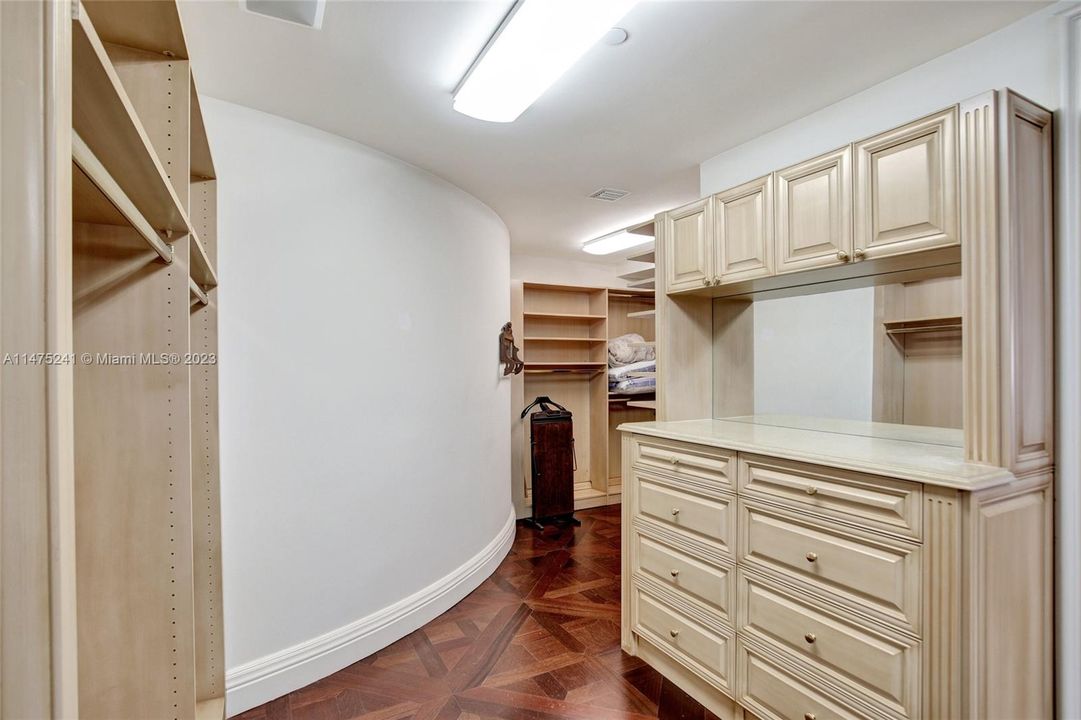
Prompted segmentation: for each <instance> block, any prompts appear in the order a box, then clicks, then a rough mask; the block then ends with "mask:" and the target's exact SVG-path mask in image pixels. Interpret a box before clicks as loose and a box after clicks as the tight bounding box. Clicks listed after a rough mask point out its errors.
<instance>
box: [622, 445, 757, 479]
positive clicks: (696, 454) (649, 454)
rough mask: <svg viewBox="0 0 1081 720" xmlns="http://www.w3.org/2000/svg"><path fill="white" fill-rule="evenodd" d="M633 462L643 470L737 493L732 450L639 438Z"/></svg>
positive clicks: (734, 456)
mask: <svg viewBox="0 0 1081 720" xmlns="http://www.w3.org/2000/svg"><path fill="white" fill-rule="evenodd" d="M632 459H633V462H634V464H635V465H636V466H638V467H640V468H642V469H645V470H659V471H661V472H664V473H667V474H670V475H672V476H674V477H677V478H680V479H683V480H686V481H687V482H688V483H689V484H691V485H696V484H697V485H703V486H705V487H707V488H711V487H713V488H716V489H719V490H727V491H729V492H734V491H735V477H734V472H735V460H736V454H735V453H734V452H730V451H728V450H721V449H718V448H712V447H708V446H705V445H692V444H690V443H681V442H676V441H675V440H661V439H658V438H651V437H645V436H642V435H635V436H634V450H633V455H632Z"/></svg>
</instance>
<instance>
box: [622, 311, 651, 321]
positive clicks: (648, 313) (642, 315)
mask: <svg viewBox="0 0 1081 720" xmlns="http://www.w3.org/2000/svg"><path fill="white" fill-rule="evenodd" d="M627 317H629V318H641V319H643V320H645V319H649V318H655V317H657V311H656V310H643V311H642V312H632V313H627Z"/></svg>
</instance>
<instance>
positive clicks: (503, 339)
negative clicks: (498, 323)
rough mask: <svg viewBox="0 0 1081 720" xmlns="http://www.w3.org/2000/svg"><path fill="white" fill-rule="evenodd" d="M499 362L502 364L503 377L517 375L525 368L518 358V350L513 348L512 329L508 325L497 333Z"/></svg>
mask: <svg viewBox="0 0 1081 720" xmlns="http://www.w3.org/2000/svg"><path fill="white" fill-rule="evenodd" d="M499 362H501V363H504V367H503V374H504V375H517V374H518V373H520V372H522V370H523V369H524V368H525V363H523V362H522V360H521V358H519V357H518V348H516V347H514V328H513V327H511V324H510V323H507V324H506V325H504V326H503V329H502V330H500V331H499Z"/></svg>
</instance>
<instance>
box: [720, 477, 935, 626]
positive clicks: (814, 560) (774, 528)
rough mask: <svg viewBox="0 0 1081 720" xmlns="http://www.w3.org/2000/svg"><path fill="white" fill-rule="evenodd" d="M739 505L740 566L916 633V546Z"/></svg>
mask: <svg viewBox="0 0 1081 720" xmlns="http://www.w3.org/2000/svg"><path fill="white" fill-rule="evenodd" d="M739 507H740V519H739V523H740V550H739V552H740V562H746V563H748V565H750V566H752V567H757V568H762V569H764V570H767V571H771V572H773V573H777V574H778V575H779V576H780V577H782V578H786V579H791V580H794V581H802V582H804V583H806V584H807V585H808V586H809V587H811V588H818V589H819V591H820V592H822V594H824V595H825V596H826V597H828V598H830V599H831V600H835V601H837V602H840V603H844V604H846V605H847V606H849V607H852V608H854V609H855V610H856V611H858V612H863V613H867V614H870V615H872V616H875V617H878V618H881V619H883V620H886V621H889V622H894V623H897V624H898V625H900V626H901V627H902V628H904V629H906V630H909V631H911V632H913V633H916V634H917V635H918V634H919V628H920V612H919V611H920V602H919V599H920V594H919V590H920V588H919V584H920V580H919V572H920V549H919V546H917V545H915V544H913V543H908V542H905V541H903V540H891V539H889V538H886V537H884V536H876V535H874V534H873V533H866V532H863V533H861V532H859V531H857V530H853V529H849V528H841V527H839V526H835V525H833V524H830V523H827V522H826V521H816V520H811V519H807V518H805V517H801V516H799V515H796V514H793V513H791V512H789V511H783V510H780V509H777V508H774V507H771V506H768V505H763V504H761V503H757V502H754V501H751V500H744V499H743V498H741V499H740V501H739Z"/></svg>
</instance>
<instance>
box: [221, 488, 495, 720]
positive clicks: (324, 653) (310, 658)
mask: <svg viewBox="0 0 1081 720" xmlns="http://www.w3.org/2000/svg"><path fill="white" fill-rule="evenodd" d="M514 515H515V514H514V508H511V509H510V513H509V516H508V517H507V522H506V524H505V525H504V526H503V529H502V530H500V531H499V534H497V535H496V536H495V537H494V538H493V539H492V541H491V542H490V543H488V545H486V546H485V547H484V548H483V549H481V551H480V552H478V553H477V554H476V555H474V556H473V557H471V558H470V559H469V560H468V561H466V562H465V563H464V564H463V565H462V566H460V567H459V568H457V569H456V570H454V571H453V572H451V573H449V574H448V575H445V576H443V577H442V578H440V579H439V580H437V581H435V582H434V583H432V584H431V585H429V586H428V587H426V588H423V589H422V590H420V591H418V592H415V593H413V594H412V595H410V596H409V597H406V598H403V599H402V600H399V601H398V602H396V603H394V604H393V605H389V606H387V607H385V608H383V609H382V610H378V611H377V612H374V613H372V614H371V615H368V616H366V617H362V618H360V619H359V620H356V621H354V622H351V623H349V624H348V625H343V626H342V627H340V628H337V629H335V630H331V631H330V632H328V633H325V634H323V635H320V636H319V637H316V638H313V639H311V640H307V641H305V642H302V643H299V644H297V645H293V646H292V647H288V648H285V649H284V650H281V651H279V652H276V653H273V654H271V655H266V656H264V657H261V658H259V659H257V660H253V661H252V662H250V663H247V664H245V665H241V666H240V667H237V668H233V669H231V670H229V671H227V672H226V675H225V687H226V713H227V715H235V714H237V713H241V712H244V711H245V710H248V709H250V708H253V707H256V706H257V705H261V704H263V703H265V702H267V701H269V700H273V699H274V698H277V697H281V696H282V695H285V694H286V693H288V692H292V691H293V690H297V689H299V688H302V687H304V686H305V685H308V684H310V683H312V682H315V681H316V680H318V679H320V678H324V677H326V676H327V675H330V674H332V673H335V672H337V671H338V670H341V669H342V668H344V667H347V666H349V665H352V664H353V663H355V662H356V661H358V660H360V659H362V658H365V657H367V656H369V655H371V654H372V653H374V652H376V651H377V650H381V649H382V648H385V647H386V646H387V645H390V644H391V643H393V642H395V641H396V640H399V639H400V638H403V637H405V636H406V635H408V634H409V633H411V632H413V631H414V630H416V629H417V628H419V627H421V626H422V625H424V624H425V623H427V622H429V621H431V620H433V619H435V618H436V617H438V616H439V615H441V614H442V613H444V612H446V611H447V610H449V609H450V608H451V607H453V606H454V605H455V604H456V603H457V602H458V601H459V600H461V599H462V598H464V597H465V596H466V595H468V594H469V593H470V592H472V591H473V590H475V589H476V588H477V586H478V585H480V584H481V583H482V582H484V580H486V579H487V578H488V577H489V576H490V575H491V574H492V573H493V572H494V571H495V569H496V567H498V566H499V563H501V562H502V561H503V558H505V557H506V556H507V553H508V552H509V551H510V547H511V543H512V542H514V524H515V517H514Z"/></svg>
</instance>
